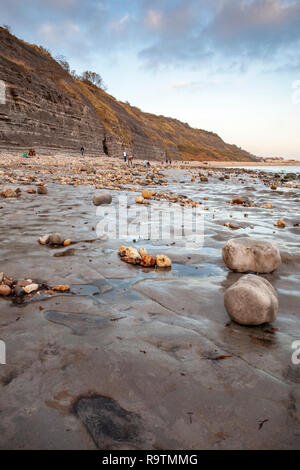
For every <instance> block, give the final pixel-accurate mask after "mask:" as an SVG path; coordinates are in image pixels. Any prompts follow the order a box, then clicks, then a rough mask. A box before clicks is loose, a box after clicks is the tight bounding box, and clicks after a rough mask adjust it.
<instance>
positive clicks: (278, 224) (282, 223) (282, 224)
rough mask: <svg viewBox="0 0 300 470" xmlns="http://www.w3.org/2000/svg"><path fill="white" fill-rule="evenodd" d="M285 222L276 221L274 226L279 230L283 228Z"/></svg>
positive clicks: (281, 220)
mask: <svg viewBox="0 0 300 470" xmlns="http://www.w3.org/2000/svg"><path fill="white" fill-rule="evenodd" d="M285 225H286V224H285V221H284V220H283V219H278V220H277V222H276V224H275V226H276V227H279V228H285Z"/></svg>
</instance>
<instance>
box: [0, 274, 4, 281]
mask: <svg viewBox="0 0 300 470" xmlns="http://www.w3.org/2000/svg"><path fill="white" fill-rule="evenodd" d="M3 279H4V273H0V283H1V282H2V281H3Z"/></svg>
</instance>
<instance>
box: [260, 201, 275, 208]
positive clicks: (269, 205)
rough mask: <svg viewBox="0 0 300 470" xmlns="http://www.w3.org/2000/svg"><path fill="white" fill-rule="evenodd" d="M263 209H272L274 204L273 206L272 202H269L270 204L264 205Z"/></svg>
mask: <svg viewBox="0 0 300 470" xmlns="http://www.w3.org/2000/svg"><path fill="white" fill-rule="evenodd" d="M261 207H262V209H272V207H273V204H272V202H268V204H264V205H263V206H261Z"/></svg>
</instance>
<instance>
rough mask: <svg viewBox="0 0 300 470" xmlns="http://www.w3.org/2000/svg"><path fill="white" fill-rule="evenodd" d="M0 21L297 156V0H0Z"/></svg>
mask: <svg viewBox="0 0 300 470" xmlns="http://www.w3.org/2000/svg"><path fill="white" fill-rule="evenodd" d="M0 24H2V25H8V26H10V28H11V31H12V33H13V34H15V35H16V36H18V37H20V38H22V39H24V40H25V41H28V42H30V43H35V44H38V45H43V46H44V47H46V48H47V49H48V50H50V52H51V53H52V55H53V56H54V57H56V56H58V55H64V56H66V57H67V59H68V61H69V63H70V66H71V68H72V69H75V70H77V72H79V73H81V72H83V71H84V70H92V71H95V72H98V73H99V74H100V75H101V76H102V77H103V80H104V82H105V83H106V85H107V88H108V92H109V93H110V94H111V95H113V96H115V97H116V98H117V99H119V100H121V101H129V103H130V104H132V105H134V106H138V107H139V108H140V109H142V110H143V111H147V112H151V113H155V114H162V115H165V116H170V117H174V118H177V119H180V120H181V121H184V122H188V123H189V124H190V125H191V126H193V127H196V128H200V129H205V130H209V131H213V132H216V133H218V134H219V135H220V136H221V137H222V138H223V139H224V140H225V141H226V142H228V143H234V144H236V145H238V146H240V147H242V148H244V149H245V150H248V151H249V152H251V153H253V154H255V155H258V156H263V157H284V158H293V159H300V0H130V1H129V0H84V1H82V0H26V1H24V0H9V1H7V0H0Z"/></svg>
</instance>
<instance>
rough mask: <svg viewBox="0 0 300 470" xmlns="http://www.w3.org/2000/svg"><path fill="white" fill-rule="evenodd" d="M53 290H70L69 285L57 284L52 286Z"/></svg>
mask: <svg viewBox="0 0 300 470" xmlns="http://www.w3.org/2000/svg"><path fill="white" fill-rule="evenodd" d="M53 290H55V291H57V292H68V291H69V290H70V286H67V285H66V286H63V285H58V286H55V287H53Z"/></svg>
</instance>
